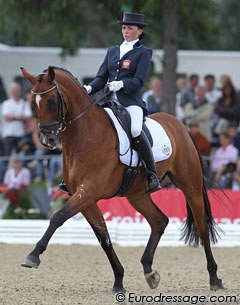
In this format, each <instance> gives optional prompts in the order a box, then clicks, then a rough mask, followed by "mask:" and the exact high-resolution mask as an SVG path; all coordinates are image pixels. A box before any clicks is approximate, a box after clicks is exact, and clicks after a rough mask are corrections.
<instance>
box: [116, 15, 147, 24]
mask: <svg viewBox="0 0 240 305" xmlns="http://www.w3.org/2000/svg"><path fill="white" fill-rule="evenodd" d="M118 23H120V24H127V25H137V26H139V27H145V26H147V23H145V22H144V15H143V14H137V13H123V19H122V21H118Z"/></svg>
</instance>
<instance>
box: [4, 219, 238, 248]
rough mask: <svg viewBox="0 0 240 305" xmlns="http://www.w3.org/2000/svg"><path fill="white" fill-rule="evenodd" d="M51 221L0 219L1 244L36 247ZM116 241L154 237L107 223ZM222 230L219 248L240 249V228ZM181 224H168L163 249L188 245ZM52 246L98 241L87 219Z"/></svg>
mask: <svg viewBox="0 0 240 305" xmlns="http://www.w3.org/2000/svg"><path fill="white" fill-rule="evenodd" d="M48 224H49V221H48V220H0V242H3V243H10V244H35V243H36V242H37V241H38V240H39V239H40V238H41V236H42V235H43V233H44V232H45V230H46V229H47V226H48ZM107 226H108V229H109V232H110V236H111V239H112V242H113V243H115V244H117V245H120V246H143V245H146V243H147V240H148V238H149V234H150V228H149V225H148V224H147V223H144V222H143V223H122V224H121V223H118V222H107ZM221 228H222V229H223V230H224V232H225V234H224V235H221V239H220V240H219V242H218V244H217V246H219V247H233V246H240V226H239V225H232V224H223V225H221ZM180 234H181V231H180V225H179V223H178V224H176V223H172V222H170V224H169V225H168V227H167V229H166V231H165V233H164V235H163V237H162V239H161V241H160V243H159V245H160V246H173V247H176V246H184V243H183V241H181V240H180ZM51 243H52V244H65V245H69V244H86V245H97V244H98V241H97V239H96V237H95V235H94V233H93V232H92V229H91V227H90V226H89V224H88V223H87V222H86V221H85V220H84V219H71V220H68V221H67V222H66V223H65V224H64V225H63V226H62V227H60V228H59V229H58V230H57V231H56V233H55V234H54V236H53V238H52V239H51Z"/></svg>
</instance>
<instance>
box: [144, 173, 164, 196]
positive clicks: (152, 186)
mask: <svg viewBox="0 0 240 305" xmlns="http://www.w3.org/2000/svg"><path fill="white" fill-rule="evenodd" d="M147 181H148V188H147V190H146V192H147V193H153V192H156V191H158V190H160V189H161V188H162V187H161V184H160V182H159V180H158V177H157V175H156V174H155V173H154V172H151V171H150V172H147Z"/></svg>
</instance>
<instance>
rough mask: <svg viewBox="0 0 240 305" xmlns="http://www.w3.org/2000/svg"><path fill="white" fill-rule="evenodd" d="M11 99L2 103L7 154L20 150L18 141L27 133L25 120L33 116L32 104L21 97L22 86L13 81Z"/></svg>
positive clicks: (10, 92) (3, 134)
mask: <svg viewBox="0 0 240 305" xmlns="http://www.w3.org/2000/svg"><path fill="white" fill-rule="evenodd" d="M9 94H10V99H8V100H6V101H4V102H3V104H2V117H3V122H2V138H3V142H4V150H5V155H6V156H9V155H10V154H11V153H12V151H13V150H15V151H16V152H18V143H19V141H20V140H21V138H22V137H23V136H24V134H25V122H26V121H27V120H29V119H30V118H31V116H32V111H31V108H30V105H29V104H28V103H26V102H25V101H24V100H23V99H21V88H20V86H19V85H18V84H17V83H12V84H11V85H10V89H9Z"/></svg>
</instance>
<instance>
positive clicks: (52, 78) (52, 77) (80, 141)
mask: <svg viewBox="0 0 240 305" xmlns="http://www.w3.org/2000/svg"><path fill="white" fill-rule="evenodd" d="M21 70H22V74H23V76H24V77H25V78H26V79H27V80H28V81H29V82H30V83H31V84H32V85H33V89H32V93H33V94H32V103H33V104H34V105H35V106H36V109H37V116H38V120H39V124H40V125H39V127H40V130H41V136H40V138H41V142H42V143H43V144H44V145H45V146H47V147H48V148H50V149H54V148H55V146H56V144H57V141H58V137H59V136H60V138H61V143H62V159H63V179H64V181H65V183H66V185H67V188H68V190H69V191H70V192H71V194H73V195H72V196H71V197H70V199H69V200H68V201H67V203H66V204H65V206H64V207H63V208H62V209H60V210H59V211H58V212H56V213H55V214H54V215H53V217H52V218H51V219H50V223H49V226H48V228H47V230H46V232H45V233H44V235H43V236H42V238H41V239H40V240H39V241H38V242H37V244H36V246H35V248H34V249H33V250H32V251H31V252H30V254H29V255H28V256H27V257H26V258H25V259H24V261H23V262H22V264H21V265H22V266H24V267H29V268H32V267H34V268H38V266H39V264H40V259H39V256H40V254H42V253H43V252H44V251H45V250H46V248H47V245H48V243H49V241H50V239H51V237H52V235H53V234H54V232H55V231H56V229H57V228H59V227H60V226H62V225H63V223H64V222H65V221H66V220H68V219H69V218H71V217H73V216H74V215H76V214H77V213H79V212H81V213H82V214H83V216H84V217H85V218H86V220H87V221H88V223H89V224H90V226H91V227H92V229H93V231H94V233H95V235H96V237H97V239H98V241H99V243H100V245H101V246H102V248H103V250H104V251H105V253H106V255H107V257H108V259H109V262H110V264H111V266H112V269H113V273H114V284H113V291H114V292H116V291H125V289H124V287H123V275H124V269H123V266H122V265H121V263H120V261H119V259H118V257H117V255H116V253H115V251H114V249H113V245H112V243H111V239H110V237H109V233H108V230H107V227H106V224H105V221H104V218H103V215H102V213H101V211H100V209H99V208H98V206H97V202H98V200H100V199H104V198H105V199H106V198H111V197H113V196H114V194H116V193H117V191H118V190H119V188H120V185H121V182H122V177H123V173H124V169H125V167H126V166H125V165H123V164H122V163H120V161H119V156H118V150H117V146H118V145H117V144H118V139H117V134H116V131H115V130H114V128H113V126H112V124H111V122H110V120H109V118H108V116H107V114H106V112H105V111H104V110H103V109H102V108H101V107H100V106H98V105H96V103H94V102H93V101H92V99H91V98H90V97H89V95H88V94H87V93H86V91H85V90H84V89H83V87H82V85H81V84H80V83H79V82H78V81H77V80H76V79H75V77H74V76H73V75H72V74H71V73H70V72H69V71H67V70H65V69H62V68H58V67H52V66H49V67H48V69H47V70H45V73H41V74H39V75H38V76H33V75H31V74H30V73H29V72H27V70H25V69H24V68H21ZM151 118H152V119H153V120H156V121H157V122H159V123H160V124H161V125H162V127H163V128H164V129H165V131H166V133H167V135H168V136H169V138H170V140H171V144H172V155H171V156H170V157H169V158H168V159H167V160H164V161H161V162H158V163H157V164H156V166H157V174H158V177H159V179H160V180H161V179H162V178H163V177H164V176H165V175H168V176H169V178H170V179H171V181H172V182H173V183H174V184H175V186H176V187H178V188H179V189H181V190H182V192H183V193H184V195H185V197H186V201H187V212H188V213H187V218H186V222H185V227H184V230H183V238H184V239H185V242H188V243H189V244H193V245H195V246H197V245H199V241H200V240H201V242H202V245H203V247H204V250H205V255H206V259H207V270H208V272H209V281H210V288H211V289H221V288H223V284H222V281H221V279H219V278H218V276H217V264H216V262H215V260H214V257H213V254H212V250H211V245H210V240H212V241H213V242H216V241H217V237H218V233H217V229H216V223H215V222H214V219H213V216H212V213H211V207H210V202H209V200H208V196H207V192H206V186H205V183H204V179H203V173H202V167H201V162H200V157H199V154H198V152H197V149H196V147H195V145H194V143H193V141H192V139H191V137H190V135H189V133H188V131H187V129H186V127H185V126H184V125H183V124H182V123H181V122H180V121H179V120H177V119H176V118H175V117H174V116H171V115H169V114H166V113H156V114H154V115H152V116H151ZM144 179H145V178H144V170H143V168H142V167H139V173H138V175H137V177H136V180H135V182H134V184H133V185H132V187H131V189H130V190H129V191H128V192H127V193H126V194H125V196H126V197H127V199H128V201H129V203H130V204H131V205H132V206H133V207H134V209H136V210H137V211H138V212H139V213H141V214H142V215H143V216H144V217H145V218H146V220H147V221H148V223H149V225H150V227H151V233H150V237H149V240H148V243H147V246H146V249H145V251H144V253H143V255H142V258H141V263H142V265H143V271H144V275H145V279H146V281H147V283H148V285H149V287H150V288H156V287H157V286H158V284H159V281H160V276H159V273H158V272H157V271H153V269H152V263H153V257H154V253H155V250H156V247H157V245H158V243H159V240H160V238H161V236H162V234H163V233H164V230H165V228H166V226H167V224H168V221H169V220H168V217H167V216H166V215H165V214H164V213H163V212H162V211H161V210H160V209H159V208H158V207H157V206H156V205H155V203H154V202H153V200H152V199H151V196H150V194H149V193H146V192H145V190H144Z"/></svg>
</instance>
